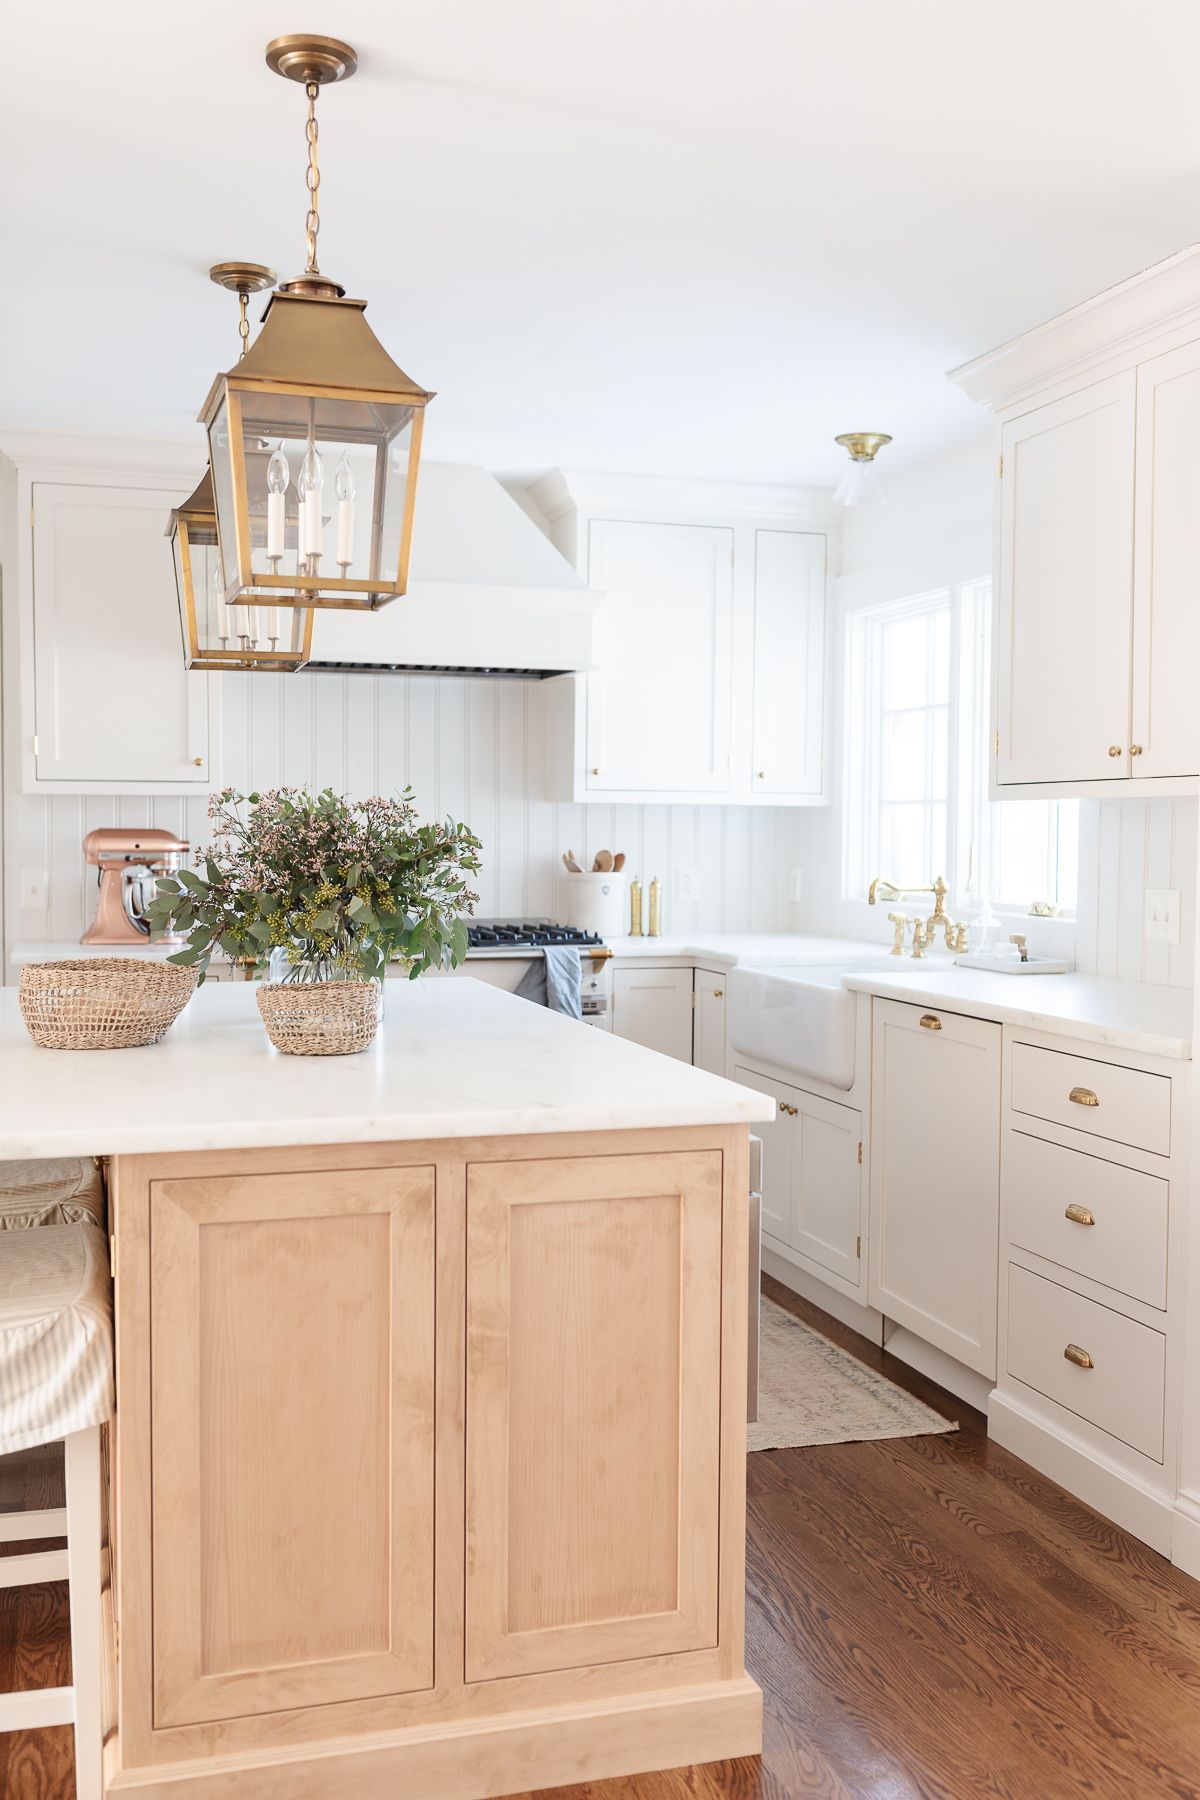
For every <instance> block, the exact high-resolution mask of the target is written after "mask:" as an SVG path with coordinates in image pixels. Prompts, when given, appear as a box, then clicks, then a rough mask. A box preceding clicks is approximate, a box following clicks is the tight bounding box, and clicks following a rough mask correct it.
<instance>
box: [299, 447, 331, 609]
mask: <svg viewBox="0 0 1200 1800" xmlns="http://www.w3.org/2000/svg"><path fill="white" fill-rule="evenodd" d="M324 485H325V467H324V464H323V463H322V461H321V458H320V455H319V453H318V451H317V446H316V444H315V443H314V442H313V441H312V439H311V438H310V439H309V442H308V449H307V450H306V451H305V453H304V462H303V465H302V467H301V469H300V479H299V481H298V482H297V483H296V491H297V493H298V494H299V496H300V555H301V557H303V558H306V559H307V560H308V562H309V568H308V573H309V574H310V575H315V574H316V572H317V564H318V563H319V562H320V559H321V551H322V549H323V548H324V544H323V538H324V528H323V526H322V523H321V489H322V488H323V487H324Z"/></svg>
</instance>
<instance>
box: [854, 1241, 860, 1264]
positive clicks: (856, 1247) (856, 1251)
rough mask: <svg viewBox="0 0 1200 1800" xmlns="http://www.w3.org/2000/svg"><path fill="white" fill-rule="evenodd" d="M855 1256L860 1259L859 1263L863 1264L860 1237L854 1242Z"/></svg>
mask: <svg viewBox="0 0 1200 1800" xmlns="http://www.w3.org/2000/svg"><path fill="white" fill-rule="evenodd" d="M854 1254H855V1256H856V1257H857V1258H858V1260H859V1262H861V1261H862V1239H861V1238H860V1237H856V1238H855V1240H854Z"/></svg>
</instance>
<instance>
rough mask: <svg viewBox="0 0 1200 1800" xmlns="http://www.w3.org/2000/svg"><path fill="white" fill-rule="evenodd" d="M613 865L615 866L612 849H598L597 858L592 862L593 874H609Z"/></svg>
mask: <svg viewBox="0 0 1200 1800" xmlns="http://www.w3.org/2000/svg"><path fill="white" fill-rule="evenodd" d="M612 867H613V853H612V851H611V850H597V852H596V860H595V862H594V863H593V864H592V874H593V875H607V874H608V872H609V870H610V869H611V868H612Z"/></svg>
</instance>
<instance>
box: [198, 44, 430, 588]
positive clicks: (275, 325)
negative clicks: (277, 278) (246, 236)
mask: <svg viewBox="0 0 1200 1800" xmlns="http://www.w3.org/2000/svg"><path fill="white" fill-rule="evenodd" d="M357 63H358V59H357V56H356V54H355V52H354V51H353V50H352V49H351V47H350V46H349V44H343V43H340V42H339V41H338V40H337V39H336V38H326V37H312V36H310V35H307V34H298V35H294V36H291V37H281V38H276V39H275V40H274V42H272V43H270V44H268V45H267V64H268V67H269V68H271V69H272V70H274V72H275V73H276V74H277V75H282V76H284V77H285V79H287V80H288V81H297V82H300V83H302V84H303V86H304V90H305V93H306V94H307V97H308V118H307V123H306V125H305V141H306V144H307V152H308V154H307V169H306V174H305V184H306V188H307V195H308V206H307V217H306V219H305V240H306V244H307V249H308V256H307V259H306V262H305V267H304V273H303V274H302V275H299V276H297V277H296V278H295V279H294V280H292V281H285V282H282V283H281V284H280V285H279V287H278V288H277V289H276V291H275V292H274V294H272V296H271V298H270V300H269V302H268V304H267V310H266V312H265V313H264V315H263V326H262V330H261V331H260V332H259V335H258V337H257V338H256V340H255V342H254V344H253V345H252V347H251V348H250V349H249V351H248V352H247V353H246V355H245V356H243V357H242V358H241V360H240V361H239V362H238V363H237V364H236V365H235V366H234V367H233V368H232V369H229V370H227V371H226V373H225V374H223V375H218V376H217V378H216V380H215V381H214V382H213V385H212V389H211V391H210V393H209V396H208V399H207V400H206V401H205V403H204V409H203V411H202V412H201V414H200V418H201V422H202V423H203V424H204V426H205V427H206V428H207V431H208V444H209V461H210V465H211V468H212V475H213V487H214V491H215V498H216V515H217V532H218V536H219V539H220V551H221V567H222V576H223V580H224V584H225V602H226V605H228V606H231V607H233V606H236V607H241V608H253V607H264V606H265V607H314V606H315V607H334V608H353V609H357V610H360V611H373V610H375V609H376V608H378V607H380V606H384V605H386V604H387V602H388V601H389V600H394V599H396V598H397V596H398V595H401V594H403V593H404V592H405V591H406V590H407V587H408V557H409V545H410V541H411V537H412V522H413V508H414V503H415V499H416V485H417V467H418V463H419V460H420V450H421V424H422V420H423V418H424V414H425V408H426V406H427V405H428V404H429V402H430V400H432V399H433V395H432V394H431V393H428V392H427V391H426V389H425V388H423V387H420V386H418V384H417V383H416V382H415V381H413V380H412V379H411V377H410V376H408V375H406V374H405V373H404V370H403V369H401V368H400V367H399V366H398V365H397V364H396V363H394V362H393V361H392V359H391V357H390V356H389V355H388V353H387V351H386V350H385V349H384V348H383V345H382V344H381V343H380V342H379V339H378V338H377V337H376V336H375V334H374V332H373V331H372V330H371V327H370V326H369V325H368V324H367V321H366V319H365V317H364V316H363V315H364V310H365V307H366V301H365V300H347V299H346V298H345V289H344V288H342V287H340V286H339V285H338V283H337V282H336V281H331V280H330V279H329V277H328V276H327V275H323V274H322V273H321V269H320V266H319V264H318V261H317V234H318V231H319V229H320V218H319V214H318V190H319V186H320V172H319V169H318V166H317V98H318V96H319V94H320V91H321V88H322V87H323V86H325V85H326V84H327V83H331V82H338V81H346V80H348V79H349V78H350V76H352V75H353V74H354V71H355V68H356V67H357Z"/></svg>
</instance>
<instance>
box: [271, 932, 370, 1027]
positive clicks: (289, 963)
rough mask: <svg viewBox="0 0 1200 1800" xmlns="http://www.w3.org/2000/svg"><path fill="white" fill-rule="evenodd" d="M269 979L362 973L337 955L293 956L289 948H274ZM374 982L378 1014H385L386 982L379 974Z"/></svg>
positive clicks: (348, 978) (334, 977)
mask: <svg viewBox="0 0 1200 1800" xmlns="http://www.w3.org/2000/svg"><path fill="white" fill-rule="evenodd" d="M267 980H268V981H278V982H282V983H288V984H290V983H293V982H304V981H361V980H362V976H361V975H360V974H359V972H358V969H357V968H356V967H355V965H354V964H353V963H351V962H347V961H346V960H345V959H344V958H342V957H338V956H321V955H319V954H314V955H312V956H301V957H299V958H297V957H294V955H293V953H292V952H291V951H290V950H288V949H286V948H285V949H275V950H272V952H271V955H270V958H269V960H268V963H267ZM371 986H372V987H373V988H374V989H375V1005H376V1017H377V1018H379V1019H382V1018H383V983H382V981H380V980H379V978H378V976H373V977H372V978H371Z"/></svg>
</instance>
